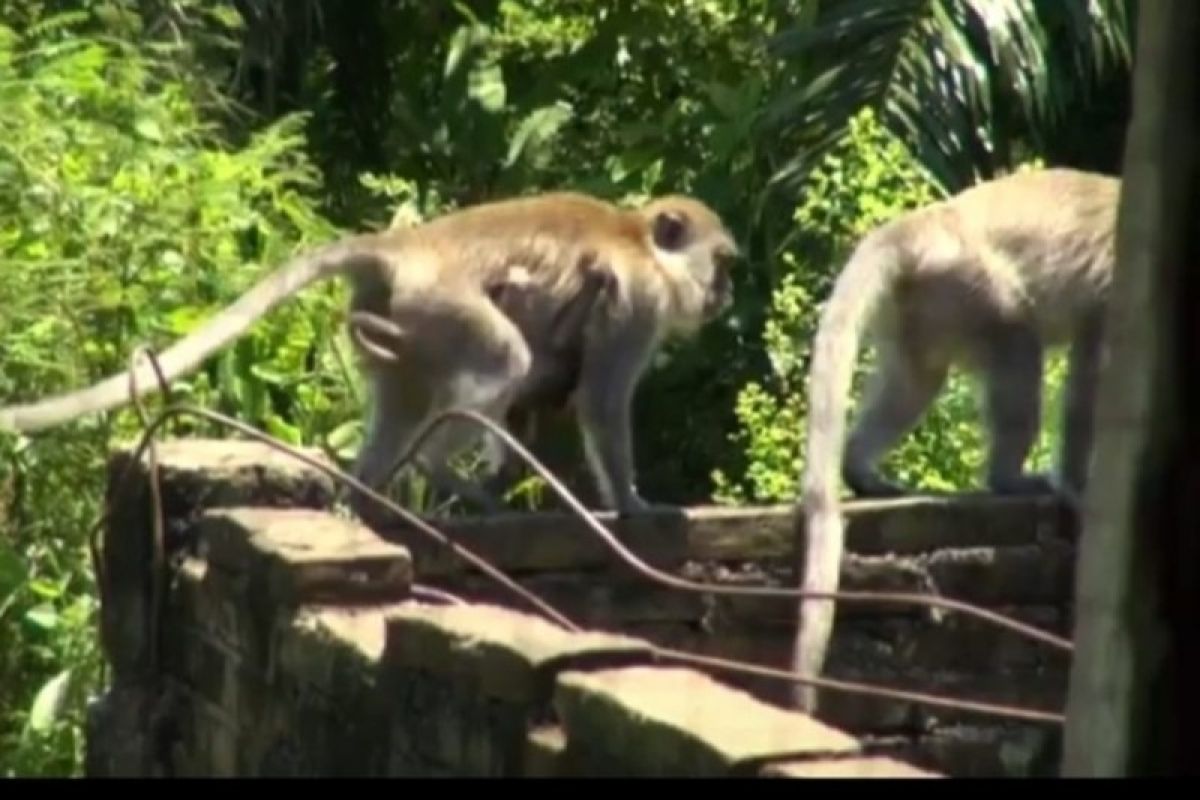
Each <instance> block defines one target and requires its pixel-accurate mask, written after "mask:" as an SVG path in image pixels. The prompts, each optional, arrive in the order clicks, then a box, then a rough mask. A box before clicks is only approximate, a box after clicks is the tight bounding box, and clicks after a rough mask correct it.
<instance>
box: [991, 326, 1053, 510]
mask: <svg viewBox="0 0 1200 800" xmlns="http://www.w3.org/2000/svg"><path fill="white" fill-rule="evenodd" d="M987 340H988V345H987V352H986V353H985V354H984V360H983V370H984V373H985V374H984V388H985V391H986V407H987V419H988V429H989V433H990V435H991V442H990V448H989V454H988V468H987V485H988V488H989V489H991V490H992V491H993V492H995V493H997V494H1004V495H1026V494H1046V493H1049V492H1051V491H1052V490H1053V489H1052V484H1051V481H1050V479H1049V477H1048V476H1045V475H1034V474H1030V473H1027V472H1026V471H1025V461H1026V459H1027V458H1028V457H1029V453H1030V451H1031V450H1032V449H1033V443H1034V441H1035V440H1036V439H1037V434H1038V429H1039V426H1040V424H1041V411H1042V368H1043V365H1042V358H1043V348H1042V344H1041V342H1040V341H1039V339H1038V337H1037V334H1036V333H1035V332H1034V331H1032V330H1031V329H1029V328H1027V327H1025V326H1019V325H1013V326H1006V327H1004V328H1003V329H1000V330H996V331H994V332H990V333H989V335H988V337H987Z"/></svg>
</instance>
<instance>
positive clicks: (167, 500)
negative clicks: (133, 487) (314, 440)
mask: <svg viewBox="0 0 1200 800" xmlns="http://www.w3.org/2000/svg"><path fill="white" fill-rule="evenodd" d="M135 447H136V443H132V444H129V445H127V446H126V447H124V448H122V449H119V450H117V451H116V452H114V453H113V454H112V456H111V457H110V459H109V465H108V476H109V481H110V484H112V485H115V483H116V481H117V480H118V479H119V477H120V476H121V473H122V471H123V470H124V469H125V467H126V465H127V464H129V463H130V461H131V460H132V458H133V453H134V449H135ZM299 449H300V451H301V452H303V453H304V454H305V455H306V456H307V457H309V458H312V459H313V460H315V461H318V462H320V463H322V464H326V465H329V459H328V458H327V457H326V456H325V454H324V453H322V452H321V451H320V450H316V449H314V448H299ZM144 458H145V456H144V455H143V459H144ZM330 466H332V465H330ZM158 468H159V475H160V477H161V481H162V487H163V504H164V506H166V507H167V511H168V516H173V515H175V514H177V513H179V512H180V511H182V510H185V509H190V508H194V507H197V506H200V505H203V506H204V507H205V508H216V507H225V506H238V505H247V504H252V505H260V506H271V507H294V506H302V507H306V508H326V507H329V506H330V505H331V504H332V502H333V497H334V489H335V484H334V480H333V479H332V478H330V477H329V476H327V475H326V474H325V473H323V472H322V471H320V470H318V469H315V468H313V467H311V466H309V465H308V464H305V463H304V462H302V461H298V460H296V459H295V458H293V457H292V456H290V455H288V454H287V453H284V452H281V451H279V450H276V449H275V448H273V447H269V446H267V445H265V444H261V443H259V442H254V441H243V440H238V439H164V440H162V441H160V442H159V443H158ZM145 477H146V464H145V461H144V460H143V462H142V463H139V464H138V465H136V466H135V467H134V468H133V470H132V471H131V473H130V479H131V480H139V481H144V480H145Z"/></svg>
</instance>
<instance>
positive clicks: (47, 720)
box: [29, 669, 71, 733]
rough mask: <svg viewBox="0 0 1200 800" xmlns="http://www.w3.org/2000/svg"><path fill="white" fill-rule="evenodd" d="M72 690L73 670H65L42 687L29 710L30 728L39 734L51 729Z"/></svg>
mask: <svg viewBox="0 0 1200 800" xmlns="http://www.w3.org/2000/svg"><path fill="white" fill-rule="evenodd" d="M70 688H71V670H69V669H64V670H63V671H62V672H60V673H58V674H57V675H55V676H54V677H53V678H51V679H50V680H48V681H46V683H44V684H43V685H42V688H41V689H39V690H38V693H37V696H36V697H34V700H33V705H32V707H30V709H29V727H30V729H32V730H34V731H37V732H38V733H42V732H45V731H47V730H49V729H50V727H51V726H52V725H53V724H54V722H55V720H57V719H58V717H59V715H60V714H61V713H62V709H63V705H64V704H65V702H66V698H67V691H68V690H69V689H70Z"/></svg>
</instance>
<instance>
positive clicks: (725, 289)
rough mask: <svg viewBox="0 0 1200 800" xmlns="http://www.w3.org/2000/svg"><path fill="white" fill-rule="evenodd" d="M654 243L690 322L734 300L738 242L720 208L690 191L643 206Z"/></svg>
mask: <svg viewBox="0 0 1200 800" xmlns="http://www.w3.org/2000/svg"><path fill="white" fill-rule="evenodd" d="M642 215H643V218H644V219H645V220H646V222H647V225H648V226H649V238H650V245H651V247H652V249H653V251H654V255H655V258H656V259H657V260H658V263H659V264H660V265H662V267H663V268H664V269H665V270H666V272H667V274H668V277H669V278H670V281H671V283H672V285H673V288H674V290H675V293H676V296H677V299H678V300H679V301H680V303H679V304H680V312H681V314H682V317H683V318H682V319H679V320H678V322H679V323H680V324H682V325H684V326H685V327H690V326H693V325H696V324H699V323H704V322H708V321H710V320H712V319H715V318H716V317H718V316H720V315H721V314H723V313H724V312H725V311H726V309H728V308H729V306H730V305H731V304H732V303H733V275H732V270H733V263H734V262H735V261H736V260H737V259H738V257H739V251H738V246H737V243H736V242H735V241H734V238H733V235H732V234H730V232H729V230H728V229H727V228H726V227H725V224H724V222H722V221H721V218H720V217H719V216H717V214H716V212H714V211H713V210H712V209H710V208H709V207H708V206H706V205H704V204H703V203H701V202H699V201H698V200H694V199H692V198H689V197H679V196H670V197H663V198H659V199H658V200H655V201H653V202H651V203H649V204H648V205H646V206H645V207H644V208H643V209H642Z"/></svg>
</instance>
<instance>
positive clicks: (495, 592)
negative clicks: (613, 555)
mask: <svg viewBox="0 0 1200 800" xmlns="http://www.w3.org/2000/svg"><path fill="white" fill-rule="evenodd" d="M516 580H517V582H518V583H519V584H520V585H521V586H522V587H523V588H525V589H528V590H529V591H531V592H533V593H534V594H535V595H537V596H538V597H540V598H542V599H543V600H545V601H546V602H547V603H549V604H550V605H551V606H553V607H554V608H556V609H557V610H558V611H559V612H561V613H562V614H564V615H565V616H566V617H567V618H569V619H570V620H571V621H572V622H575V623H576V624H578V625H581V626H586V627H599V628H605V629H612V628H614V627H617V628H624V627H625V626H627V625H633V624H638V623H643V622H699V621H700V620H701V619H702V618H703V617H704V614H705V606H706V600H707V596H706V595H703V594H696V593H692V592H684V591H679V590H678V589H673V588H667V587H664V586H661V585H659V584H657V583H654V582H652V581H650V580H647V579H644V578H639V577H630V576H629V575H628V574H627V573H624V572H623V573H622V574H620V575H618V574H614V573H611V572H609V571H608V570H600V571H593V572H587V573H544V574H535V575H527V576H523V577H518V578H516ZM429 583H430V584H432V585H435V586H440V587H442V588H445V589H448V590H450V591H453V592H455V593H456V594H459V595H461V596H462V597H463V598H465V599H467V600H470V601H472V602H480V603H487V604H490V605H497V606H502V607H505V608H513V609H524V608H526V606H525V603H524V601H522V600H521V599H519V598H517V597H515V596H514V595H513V594H512V593H511V592H509V591H508V589H506V588H505V587H503V586H499V585H497V584H496V583H495V582H494V581H492V580H491V579H490V578H487V577H484V576H475V575H471V576H458V577H455V578H453V579H443V580H435V581H429Z"/></svg>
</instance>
